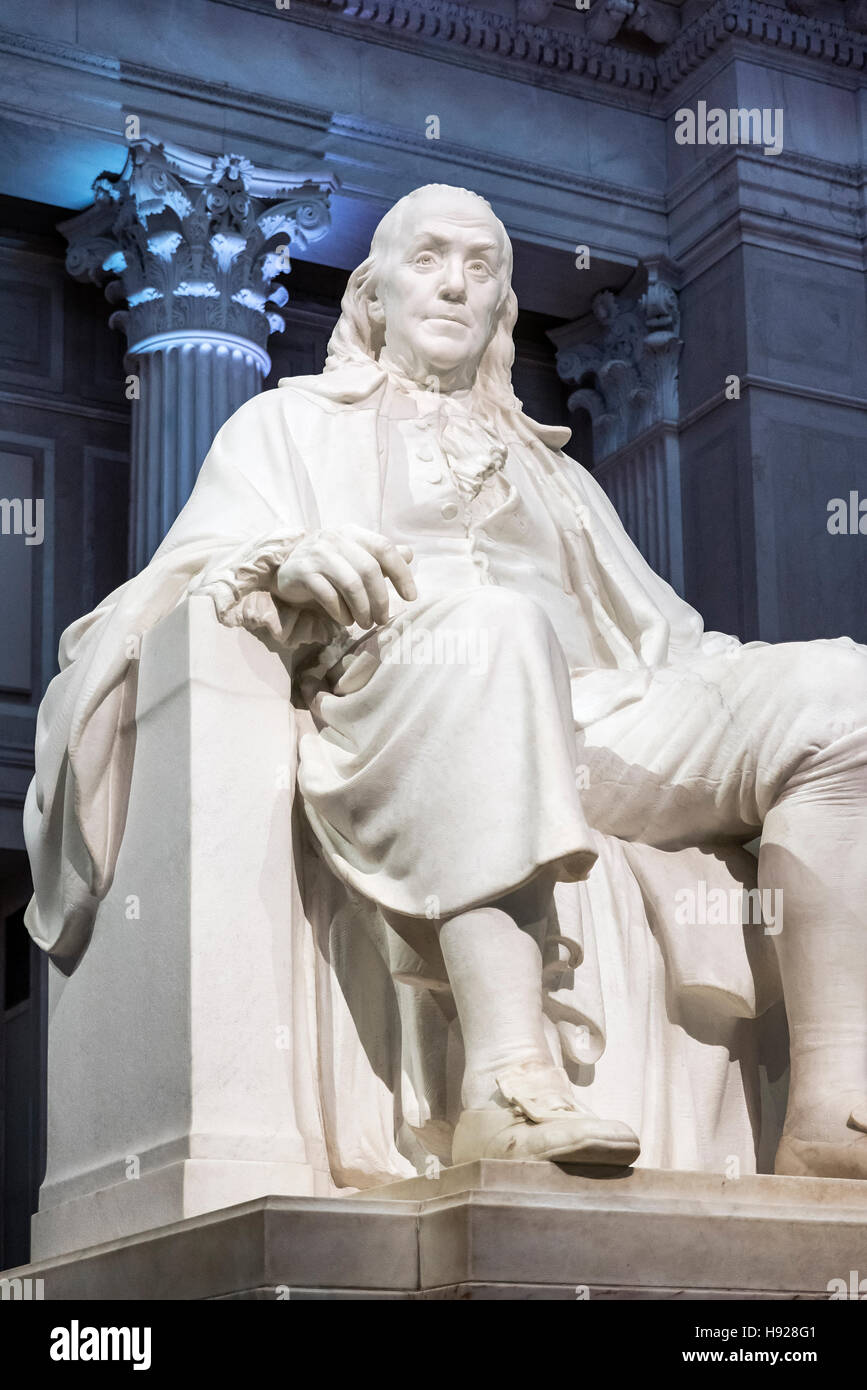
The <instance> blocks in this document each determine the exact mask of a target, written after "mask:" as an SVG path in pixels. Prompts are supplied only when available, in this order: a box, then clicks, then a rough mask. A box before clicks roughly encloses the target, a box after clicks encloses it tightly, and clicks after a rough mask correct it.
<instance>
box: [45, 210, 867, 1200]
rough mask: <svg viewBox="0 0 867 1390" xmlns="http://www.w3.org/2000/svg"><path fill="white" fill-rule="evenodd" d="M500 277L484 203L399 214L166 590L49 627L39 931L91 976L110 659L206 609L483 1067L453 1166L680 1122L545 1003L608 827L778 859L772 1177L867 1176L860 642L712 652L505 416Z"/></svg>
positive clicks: (263, 415) (645, 843)
mask: <svg viewBox="0 0 867 1390" xmlns="http://www.w3.org/2000/svg"><path fill="white" fill-rule="evenodd" d="M511 266H512V255H511V246H510V243H509V240H508V237H507V235H506V232H505V229H504V228H503V226H502V224H501V223H500V222H499V220H498V219H497V218H496V217H495V216H494V215H493V213H492V211H491V209H490V207H489V206H488V204H487V203H486V202H485V201H484V200H483V199H482V198H480V197H478V196H477V195H475V194H473V193H469V192H467V191H466V190H462V189H458V188H448V187H442V186H438V185H433V186H429V187H426V188H421V189H418V190H416V191H415V192H414V193H411V194H410V195H409V196H407V197H405V198H403V199H401V200H400V202H398V203H397V204H396V206H395V207H393V208H392V209H391V211H390V212H389V213H388V214H387V215H386V216H385V217H384V218H383V220H382V222H381V223H380V225H379V226H378V228H377V230H376V233H375V235H374V238H373V243H372V247H371V253H370V256H369V258H368V259H367V260H366V261H365V262H364V263H363V264H362V265H361V266H359V268H358V269H357V270H356V271H355V272H354V273H353V274H352V276H351V277H350V280H349V284H348V288H347V291H346V295H345V298H344V301H343V312H342V317H341V319H340V321H339V323H338V325H337V327H336V329H335V332H334V335H333V337H332V339H331V342H330V345H329V355H328V361H327V363H326V367H325V371H324V373H323V374H322V375H321V376H319V377H310V378H298V379H291V380H289V381H287V382H284V383H283V384H282V385H281V388H280V389H278V390H275V391H270V392H266V393H264V394H262V395H260V396H258V397H256V398H255V399H254V400H252V401H250V402H249V403H248V404H247V405H245V406H244V407H242V409H241V410H240V411H239V412H238V413H237V414H236V415H235V416H234V417H233V419H232V420H231V421H229V423H228V424H227V425H226V426H225V427H224V429H223V430H222V431H221V433H220V435H219V436H218V438H217V441H216V442H215V445H214V448H213V449H212V451H211V454H210V455H209V457H208V459H207V461H206V462H205V464H204V466H203V469H202V471H201V474H200V476H199V479H198V482H197V484H196V488H195V490H194V492H193V495H192V497H191V499H190V501H189V502H188V504H187V506H186V507H185V508H184V510H183V512H182V514H181V515H180V517H179V518H178V520H177V522H176V523H175V525H174V526H173V528H172V530H171V531H170V533H169V535H168V536H167V538H166V540H165V541H164V542H163V545H162V546H161V547H160V550H159V551H158V552H157V555H156V556H155V558H154V560H153V561H152V562H151V564H150V565H149V566H148V568H147V570H146V571H144V573H143V574H142V575H141V576H139V577H138V579H136V580H132V581H130V583H129V584H128V585H126V586H124V588H122V589H121V590H119V591H118V592H117V593H116V594H114V595H112V596H110V598H109V599H107V600H106V602H105V604H103V605H102V606H101V607H100V608H99V609H97V610H96V612H95V613H94V614H91V615H90V616H89V617H88V618H85V619H82V620H81V621H80V622H79V623H78V624H75V625H74V626H73V627H72V628H71V629H69V631H68V632H67V633H66V634H65V637H64V642H63V645H62V649H61V664H62V667H63V669H62V671H61V674H60V676H58V677H57V679H56V681H55V682H54V683H53V685H52V687H51V689H50V690H49V692H48V695H47V697H46V701H45V703H44V706H43V710H42V715H41V725H40V746H39V756H38V760H37V775H36V779H35V781H34V785H33V787H32V788H31V793H30V796H29V798H28V805H27V811H26V824H27V837H28V845H29V849H30V853H31V858H32V862H33V867H34V878H35V897H34V901H33V903H32V905H31V908H30V910H29V914H28V919H27V920H28V925H29V927H30V929H31V931H32V932H33V934H34V936H35V937H36V939H37V940H39V941H40V942H41V943H42V944H43V945H44V946H45V947H46V948H47V949H49V950H51V952H52V953H53V954H54V956H55V959H56V960H58V961H59V962H60V963H61V964H63V965H64V968H66V969H69V968H71V967H72V966H74V963H75V961H76V960H77V958H78V957H79V956H80V954H81V951H82V950H83V948H84V946H85V945H86V942H87V937H88V932H89V930H90V928H91V925H92V921H93V916H94V912H95V910H96V907H97V905H98V903H99V901H100V900H101V899H102V898H103V897H104V896H105V894H106V892H107V889H108V887H109V885H110V883H111V876H112V872H113V864H114V862H115V859H116V855H117V846H118V844H119V841H120V837H121V836H122V833H123V806H124V795H125V791H124V789H125V787H126V786H127V785H128V780H129V775H130V768H131V762H132V743H131V738H130V725H131V717H132V716H131V708H130V699H131V696H130V688H129V686H128V684H127V683H126V675H125V669H126V668H125V666H124V657H123V653H122V645H121V638H122V636H123V635H125V634H127V633H129V632H136V633H138V632H141V631H142V630H144V629H146V628H148V627H150V626H153V624H154V623H155V622H156V621H158V619H159V618H160V617H162V616H163V615H164V614H166V613H167V612H169V611H171V609H172V608H173V607H175V606H176V605H177V604H179V603H181V602H183V601H184V600H185V599H186V598H187V597H188V596H189V595H191V594H209V595H211V597H212V598H213V601H214V604H215V606H216V610H217V614H218V616H219V618H220V620H221V622H223V623H225V624H229V625H242V626H244V627H246V628H248V629H249V630H251V631H253V632H255V633H257V634H259V635H261V637H262V639H263V640H265V641H267V642H269V643H271V644H273V645H274V646H275V647H276V648H278V649H279V650H280V651H282V652H283V653H284V655H285V657H286V659H287V661H289V663H290V665H291V669H292V674H293V680H294V682H295V691H296V694H295V696H294V699H295V701H296V703H297V705H298V706H299V707H301V706H303V707H304V708H305V709H306V711H308V713H309V716H310V724H309V728H308V732H307V733H306V734H305V736H304V737H303V738H302V739H301V742H300V750H299V770H298V789H299V795H300V798H301V803H302V804H303V812H304V815H305V817H306V825H307V830H308V833H309V834H311V835H312V836H313V837H315V845H316V853H317V855H318V856H319V858H320V859H321V861H322V862H324V865H325V868H326V871H327V872H328V873H330V874H331V875H333V876H334V878H335V879H336V880H338V881H339V882H340V884H342V885H344V886H345V887H346V888H347V889H348V890H350V891H351V893H352V894H353V895H354V900H355V901H357V902H363V903H365V904H368V905H369V906H371V907H372V908H375V909H376V911H377V912H379V913H380V914H381V916H382V917H383V918H384V919H385V921H386V922H387V923H388V925H389V928H390V930H392V931H393V932H394V933H396V935H397V937H398V938H400V939H401V940H402V941H404V942H407V943H410V944H411V945H412V948H413V950H414V951H416V952H417V953H418V956H419V958H420V959H422V960H425V961H427V962H429V964H430V967H431V970H432V971H433V970H434V969H435V968H439V969H441V970H442V971H444V978H445V979H446V981H447V984H448V987H449V988H450V990H451V994H452V996H453V999H454V1004H455V1006H456V1010H457V1017H458V1019H459V1023H460V1032H461V1037H462V1045H463V1058H464V1063H463V1065H464V1070H463V1082H462V1089H461V1098H460V1113H459V1115H458V1116H457V1119H456V1124H455V1126H454V1135H453V1145H452V1160H453V1161H454V1162H460V1161H465V1160H469V1159H475V1158H479V1157H492V1158H519V1159H557V1160H560V1161H564V1160H566V1161H570V1160H571V1161H577V1162H582V1163H591V1164H594V1163H595V1164H611V1163H615V1164H624V1165H625V1164H629V1163H632V1162H633V1161H634V1160H635V1159H636V1157H637V1155H638V1154H639V1135H637V1134H636V1133H635V1132H634V1130H635V1129H636V1128H639V1127H640V1128H641V1129H642V1135H641V1139H642V1142H645V1139H644V1133H643V1130H644V1128H645V1125H648V1126H651V1127H652V1125H654V1124H656V1125H658V1126H659V1127H663V1126H664V1125H665V1124H666V1123H671V1124H676V1123H678V1115H679V1114H681V1112H683V1113H685V1107H686V1106H687V1100H686V1098H685V1097H680V1098H679V1097H678V1096H677V1095H675V1094H673V1093H674V1092H676V1089H677V1086H678V1085H679V1084H681V1083H682V1082H683V1075H684V1074H685V1073H682V1074H681V1073H678V1072H677V1069H676V1068H674V1067H672V1068H671V1071H670V1074H669V1075H667V1076H666V1077H664V1078H663V1082H662V1086H663V1088H667V1092H668V1093H671V1098H670V1099H669V1101H667V1102H666V1103H667V1104H668V1106H669V1110H668V1119H667V1120H666V1118H665V1117H663V1118H662V1119H659V1118H658V1117H654V1116H650V1117H649V1118H648V1116H647V1113H646V1112H645V1119H643V1120H642V1121H641V1125H640V1126H639V1124H638V1122H637V1121H635V1123H634V1125H630V1124H627V1123H626V1122H625V1121H624V1117H623V1116H622V1115H620V1114H617V1113H616V1112H614V1113H608V1114H607V1115H606V1117H604V1118H600V1116H599V1115H597V1114H596V1113H595V1110H596V1109H600V1108H602V1109H604V1110H608V1111H609V1112H610V1109H611V1107H610V1106H608V1107H599V1106H598V1105H597V1106H594V1110H591V1109H589V1108H588V1106H587V1105H586V1104H585V1103H584V1099H583V1094H582V1089H581V1085H580V1084H576V1081H575V1077H576V1073H575V1072H574V1070H570V1069H569V1068H567V1066H566V1064H565V1061H564V1055H563V1053H562V1052H560V1051H559V1050H558V1042H557V1029H556V1027H552V1026H551V1018H552V1013H551V1009H550V1007H549V1000H548V998H547V997H546V991H545V989H544V988H543V984H544V981H543V971H544V969H545V961H546V950H547V948H548V946H549V944H550V941H551V940H552V939H557V940H563V939H564V936H565V935H567V934H566V933H565V932H564V930H563V929H562V924H561V927H560V931H559V935H558V916H557V914H558V904H561V907H560V911H561V913H562V903H564V902H565V898H564V897H563V896H562V895H563V894H564V892H566V891H567V890H568V888H569V886H570V885H580V886H581V887H583V886H584V885H587V886H588V887H593V886H596V887H597V888H598V885H599V884H600V883H604V875H605V873H606V872H607V873H609V875H610V874H611V872H612V870H611V864H610V863H608V864H607V865H606V864H605V863H603V862H602V859H603V858H604V857H605V855H606V854H607V853H608V851H606V850H605V849H604V846H605V844H606V843H608V842H609V837H610V839H611V840H612V841H614V842H617V843H618V844H619V845H621V846H622V847H624V853H626V854H627V856H628V854H629V853H630V852H631V851H632V849H635V850H636V851H638V850H640V849H642V847H643V848H644V849H645V850H646V851H647V853H648V854H657V855H658V856H659V857H660V858H661V857H662V855H663V854H665V855H668V856H670V855H671V853H672V852H675V853H676V852H678V851H680V850H682V849H684V848H685V847H689V846H695V845H699V844H704V845H709V846H720V847H726V846H729V847H731V846H735V847H737V846H741V845H744V844H745V843H747V842H749V841H751V840H753V839H754V838H755V837H756V836H757V835H759V834H761V848H760V852H759V861H758V885H759V888H760V889H763V890H764V889H769V890H772V891H773V892H774V893H775V894H776V895H778V897H779V896H780V895H781V897H782V899H784V901H785V923H784V926H783V929H782V930H781V931H779V932H778V933H777V934H776V935H774V937H773V946H774V947H775V949H776V954H777V957H778V964H779V973H780V977H781V980H782V987H783V993H784V997H785V1007H786V1012H787V1015H788V1021H789V1031H790V1062H791V1081H790V1089H789V1099H788V1109H787V1113H786V1118H785V1125H784V1130H783V1136H782V1139H781V1141H780V1144H779V1147H778V1150H777V1154H776V1171H777V1172H778V1173H786V1174H795V1175H798V1174H810V1175H820V1176H821V1175H824V1176H832V1177H861V1178H865V1177H867V855H865V853H864V846H863V836H864V827H865V812H867V652H865V649H864V648H863V647H860V646H858V645H856V644H855V643H853V642H851V641H850V640H849V639H847V638H839V639H836V640H833V641H814V642H805V643H790V644H783V645H769V644H766V643H760V642H753V643H749V644H747V645H742V644H741V643H740V642H738V641H737V639H735V638H733V637H728V636H725V635H722V634H719V633H706V632H704V631H703V626H702V623H701V620H700V618H699V616H698V614H697V613H696V612H695V611H694V610H693V609H691V608H690V607H689V606H688V605H687V604H686V603H684V602H682V601H681V600H680V599H679V598H678V597H677V596H676V595H675V594H674V592H673V591H672V590H671V589H670V588H669V586H668V585H666V584H665V583H664V582H663V581H662V580H661V579H659V578H658V577H657V576H656V575H655V574H653V572H652V571H651V570H650V569H649V568H648V566H647V565H646V564H645V563H644V561H643V559H642V558H641V556H640V554H639V553H638V552H637V550H636V549H635V547H634V546H633V545H632V543H631V541H630V540H629V538H628V537H627V535H626V534H625V532H624V530H623V528H622V526H621V524H620V522H619V520H618V518H617V516H616V513H615V512H614V510H613V508H612V507H611V505H610V504H609V502H608V501H607V499H606V498H605V496H604V494H603V493H602V492H601V490H600V489H599V488H598V486H597V485H596V484H595V483H594V481H593V480H592V478H590V477H589V475H587V474H585V473H584V472H583V470H581V469H580V468H578V467H577V466H576V465H574V464H573V463H572V462H571V460H569V459H568V458H567V457H566V456H564V455H563V454H562V453H561V452H560V448H561V446H562V445H563V443H564V442H565V440H566V438H568V431H564V430H561V429H555V428H546V427H544V426H540V425H539V424H537V423H535V422H534V421H532V420H530V419H529V418H528V417H527V416H526V415H525V414H524V413H523V412H522V410H521V406H520V402H519V401H518V400H517V399H516V398H515V395H514V393H513V391H512V388H511V378H510V368H511V363H512V360H513V346H512V339H511V333H512V329H513V326H514V323H515V319H516V313H517V305H516V301H515V296H514V293H513V291H512V289H511V283H510V277H511ZM112 634H114V635H113V636H112ZM133 707H134V700H133ZM576 766H580V767H581V768H583V769H585V771H586V775H585V776H584V777H582V778H579V779H577V780H576V775H575V769H576ZM71 776H74V778H75V788H74V792H75V794H74V796H73V795H72V794H71V791H70V788H71V781H70V778H71ZM311 843H312V841H311ZM611 901H612V902H614V903H615V906H616V902H617V901H618V900H617V898H616V895H615V897H614V898H612V899H611ZM616 917H617V912H616V910H615V911H614V912H613V913H612V914H611V919H610V920H611V921H612V923H614V925H612V927H611V930H612V931H616V930H618V929H619V925H622V923H621V924H619V925H618V923H617V921H616ZM597 930H598V925H597ZM600 950H601V948H600ZM578 954H579V953H576V958H575V960H574V961H573V962H572V964H573V965H576V964H577V961H578ZM627 954H628V953H627ZM630 968H631V969H640V968H641V966H640V963H639V962H638V960H637V957H636V958H634V959H633V964H632V965H630V964H629V962H628V961H627V962H626V964H624V967H623V970H624V972H628V970H629V969H630ZM575 973H576V977H580V973H581V967H579V968H578V969H576V972H575ZM639 983H640V982H639ZM647 1012H648V1017H647V1019H640V1020H635V1021H634V1030H633V1036H634V1037H639V1036H645V1035H646V1036H647V1038H648V1039H649V1041H648V1043H647V1046H648V1048H650V1047H652V1046H654V1045H655V1044H654V1043H653V1037H655V1036H658V1035H659V1030H660V1029H664V1028H665V1027H666V1026H667V1024H666V1021H665V1019H664V1017H663V1015H664V1012H665V1008H664V1005H663V1004H662V1003H661V1002H660V1001H659V1000H658V999H657V1000H656V1002H655V1003H654V1001H653V1000H652V999H651V1003H650V1004H649V1005H648V1008H647ZM651 1014H652V1015H653V1017H652V1018H651ZM642 1030H645V1033H642ZM654 1030H655V1031H654ZM697 1031H700V1030H697ZM585 1060H586V1059H585ZM726 1061H727V1063H728V1061H729V1059H728V1057H727V1058H726ZM641 1062H642V1059H641V1057H640V1056H638V1055H635V1056H634V1058H633V1059H632V1062H631V1065H632V1067H633V1068H634V1069H635V1070H636V1071H638V1070H639V1069H640V1066H641ZM625 1065H626V1066H627V1067H628V1066H629V1065H630V1062H629V1059H627V1060H626V1063H625ZM660 1094H663V1092H662V1091H661V1092H660ZM591 1098H592V1097H591ZM710 1103H711V1105H712V1104H713V1103H714V1102H713V1097H711V1099H710ZM717 1108H718V1109H719V1110H721V1109H722V1108H723V1107H722V1105H720V1106H718V1107H717ZM632 1118H633V1120H634V1114H633V1116H632ZM653 1152H654V1154H655V1155H656V1156H657V1158H658V1156H659V1154H660V1153H661V1152H662V1150H661V1149H660V1147H659V1144H658V1143H656V1145H655V1148H654V1149H653Z"/></svg>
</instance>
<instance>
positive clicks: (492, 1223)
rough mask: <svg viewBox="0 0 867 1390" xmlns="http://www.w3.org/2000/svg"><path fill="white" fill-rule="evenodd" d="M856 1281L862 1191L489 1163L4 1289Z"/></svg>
mask: <svg viewBox="0 0 867 1390" xmlns="http://www.w3.org/2000/svg"><path fill="white" fill-rule="evenodd" d="M859 1270H861V1271H863V1274H864V1275H865V1276H867V1183H860V1182H854V1181H851V1182H850V1181H831V1180H826V1179H809V1178H776V1177H764V1176H762V1177H748V1178H740V1179H737V1180H726V1179H724V1178H721V1177H718V1176H715V1175H712V1174H705V1173H672V1172H657V1171H654V1170H650V1169H631V1170H628V1171H626V1172H624V1171H622V1170H619V1171H613V1172H611V1173H608V1172H605V1171H603V1170H600V1169H595V1170H593V1171H591V1170H588V1169H580V1168H577V1167H566V1166H560V1165H556V1164H553V1163H546V1164H543V1163H512V1162H508V1161H505V1160H486V1161H482V1162H479V1163H466V1164H462V1165H460V1166H459V1167H456V1168H447V1169H443V1170H442V1171H441V1172H440V1174H439V1176H437V1177H435V1178H430V1179H428V1178H422V1177H419V1178H413V1179H409V1180H406V1181H403V1182H396V1183H393V1184H390V1185H388V1186H385V1187H379V1188H375V1189H372V1190H370V1191H369V1192H366V1193H356V1194H353V1195H351V1196H347V1197H334V1198H321V1197H267V1198H260V1199H257V1200H255V1201H251V1202H246V1203H243V1204H242V1205H240V1206H235V1207H229V1208H227V1209H225V1210H223V1211H218V1212H211V1213H209V1214H207V1215H204V1216H198V1217H193V1218H191V1219H189V1220H186V1221H181V1222H178V1223H176V1224H175V1225H171V1226H161V1227H159V1228H157V1229H155V1230H152V1231H146V1232H142V1233H139V1234H136V1235H132V1236H128V1237H126V1238H124V1239H121V1240H116V1241H113V1242H109V1243H107V1244H104V1245H96V1246H92V1247H90V1248H89V1249H85V1250H79V1251H75V1252H72V1253H70V1254H67V1255H61V1256H56V1257H54V1258H53V1259H48V1260H42V1261H39V1262H37V1263H34V1264H31V1265H27V1266H23V1267H21V1268H19V1269H16V1270H8V1271H6V1274H5V1276H3V1277H5V1278H6V1279H12V1278H14V1277H19V1278H21V1279H24V1278H28V1277H29V1278H30V1279H34V1280H35V1279H41V1280H43V1281H44V1297H45V1298H46V1299H47V1300H53V1299H113V1300H117V1299H145V1300H148V1299H176V1300H186V1299H275V1300H276V1299H287V1298H288V1299H299V1298H300V1299H323V1298H328V1299H343V1298H353V1299H358V1298H374V1299H573V1300H574V1299H576V1298H597V1299H669V1298H677V1299H684V1298H692V1299H702V1300H706V1299H729V1298H749V1299H827V1298H829V1297H830V1294H831V1292H832V1291H833V1290H835V1289H838V1288H840V1287H841V1283H840V1281H843V1283H844V1284H846V1285H848V1283H849V1282H850V1281H851V1273H852V1271H859ZM859 1277H860V1276H859ZM865 1287H867V1285H865Z"/></svg>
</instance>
